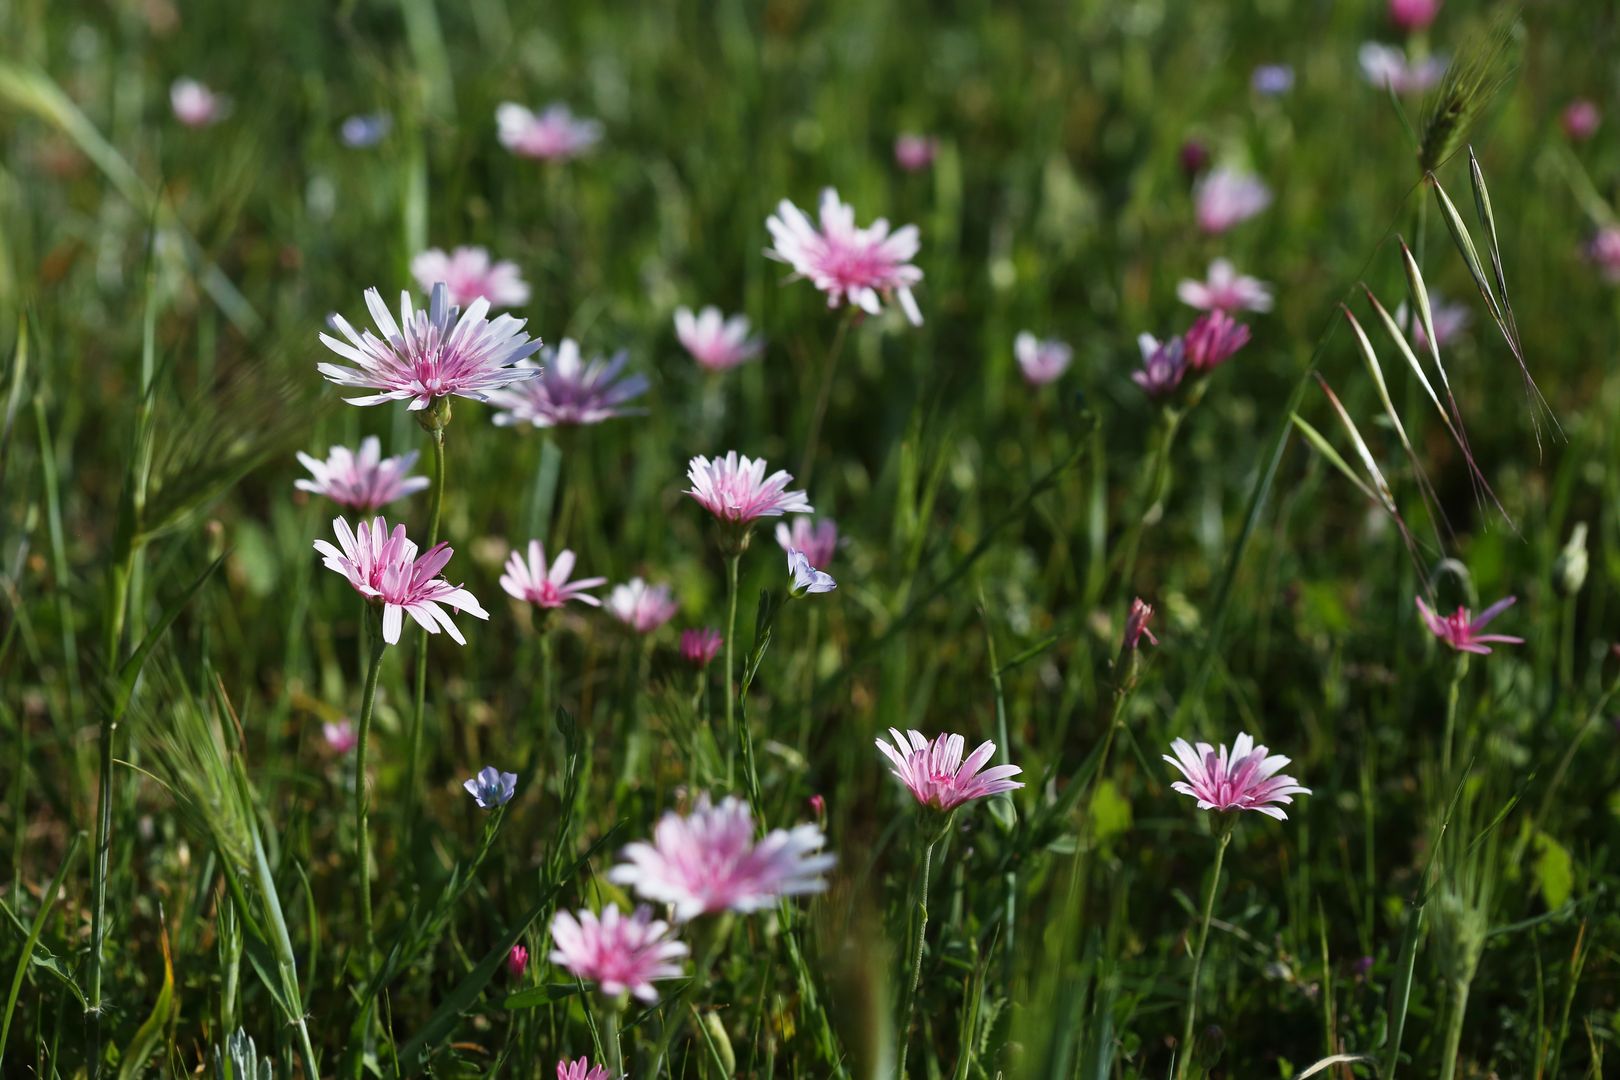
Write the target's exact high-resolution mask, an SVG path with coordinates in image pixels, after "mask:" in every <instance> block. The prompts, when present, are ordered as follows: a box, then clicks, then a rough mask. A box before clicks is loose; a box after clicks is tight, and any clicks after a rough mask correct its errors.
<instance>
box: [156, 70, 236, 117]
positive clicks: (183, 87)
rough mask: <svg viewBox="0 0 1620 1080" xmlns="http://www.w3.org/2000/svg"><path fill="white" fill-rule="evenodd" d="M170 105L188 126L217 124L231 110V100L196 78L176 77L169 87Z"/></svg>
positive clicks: (175, 115) (175, 114) (176, 115)
mask: <svg viewBox="0 0 1620 1080" xmlns="http://www.w3.org/2000/svg"><path fill="white" fill-rule="evenodd" d="M169 107H170V108H172V109H173V110H174V118H175V119H176V120H178V121H180V122H181V123H182V124H184V125H186V127H194V128H200V127H207V126H209V125H210V124H217V123H218V122H219V121H221V120H223V119H224V118H225V114H226V113H227V112H228V111H229V110H230V102H229V101H228V100H227V99H226V98H224V97H221V96H220V95H219V94H216V93H214V92H213V91H212V90H210V89H208V87H206V86H204V85H203V84H202V83H200V82H198V81H197V80H196V79H176V80H174V83H173V84H172V85H171V86H170V87H169Z"/></svg>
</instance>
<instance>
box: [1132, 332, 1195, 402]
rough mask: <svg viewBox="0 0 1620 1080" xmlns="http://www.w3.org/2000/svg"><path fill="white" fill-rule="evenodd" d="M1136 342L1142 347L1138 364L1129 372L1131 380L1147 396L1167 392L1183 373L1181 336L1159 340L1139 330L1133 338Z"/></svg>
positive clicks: (1151, 396) (1176, 385)
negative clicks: (1138, 334)
mask: <svg viewBox="0 0 1620 1080" xmlns="http://www.w3.org/2000/svg"><path fill="white" fill-rule="evenodd" d="M1136 345H1137V348H1139V349H1141V350H1142V367H1141V368H1140V370H1137V371H1133V372H1131V381H1132V382H1134V383H1136V385H1137V386H1140V387H1141V388H1142V391H1143V392H1144V393H1146V394H1147V396H1148V397H1150V398H1162V397H1166V396H1168V395H1169V394H1170V393H1172V392H1173V391H1174V390H1175V388H1176V387H1178V386H1180V385H1181V379H1182V376H1184V375H1186V374H1187V357H1186V353H1185V351H1184V349H1185V346H1183V345H1182V342H1181V339H1180V338H1178V337H1177V338H1171V339H1170V340H1169V341H1165V342H1162V343H1161V342H1160V341H1159V339H1158V338H1156V337H1154V336H1153V335H1152V334H1142V335H1140V336H1139V337H1138V338H1137V339H1136Z"/></svg>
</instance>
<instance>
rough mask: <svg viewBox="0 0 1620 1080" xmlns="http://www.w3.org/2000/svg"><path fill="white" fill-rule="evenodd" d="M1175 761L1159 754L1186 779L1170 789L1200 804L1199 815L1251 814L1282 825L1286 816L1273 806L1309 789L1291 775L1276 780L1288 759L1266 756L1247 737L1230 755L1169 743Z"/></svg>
mask: <svg viewBox="0 0 1620 1080" xmlns="http://www.w3.org/2000/svg"><path fill="white" fill-rule="evenodd" d="M1170 749H1171V750H1173V751H1174V752H1175V755H1176V756H1175V757H1171V756H1170V755H1169V754H1165V755H1163V757H1164V760H1166V761H1168V762H1169V763H1170V764H1172V765H1174V766H1175V767H1176V768H1177V769H1178V770H1180V772H1181V774H1182V775H1183V776H1185V777H1186V778H1187V779H1186V780H1177V781H1176V782H1175V783H1173V784H1171V785H1170V787H1171V788H1172V789H1173V790H1175V791H1178V792H1180V793H1181V794H1183V795H1190V796H1192V797H1193V798H1194V799H1196V800H1197V801H1198V809H1200V810H1222V811H1225V810H1254V811H1256V812H1258V813H1261V814H1265V815H1266V816H1267V817H1273V818H1276V819H1277V820H1278V821H1282V820H1284V819H1286V818H1287V817H1288V815H1287V814H1285V813H1283V812H1282V811H1281V810H1279V809H1278V808H1277V806H1276V805H1275V804H1277V803H1282V804H1285V805H1286V804H1290V803H1292V802H1293V801H1294V800H1293V799H1292V798H1290V796H1292V795H1309V794H1310V793H1311V789H1310V788H1306V787H1300V786H1299V781H1297V780H1295V779H1294V778H1293V777H1292V776H1279V775H1276V774H1277V772H1278V770H1280V769H1281V768H1282V767H1283V766H1284V765H1287V764H1288V759H1287V758H1285V757H1280V756H1277V755H1274V754H1268V753H1267V752H1266V748H1265V747H1264V746H1256V745H1255V744H1254V740H1253V739H1252V738H1250V737H1249V736H1248V735H1246V734H1245V735H1239V736H1238V737H1237V740H1236V741H1235V742H1233V743H1232V750H1231V752H1230V753H1228V752H1227V749H1226V747H1225V746H1222V747H1220V752H1219V753H1216V748H1215V747H1213V746H1211V745H1210V744H1209V743H1202V742H1201V743H1199V744H1198V748H1197V751H1196V752H1195V751H1194V749H1193V747H1191V746H1188V745H1187V740H1185V739H1177V740H1176V741H1175V742H1173V743H1171V744H1170Z"/></svg>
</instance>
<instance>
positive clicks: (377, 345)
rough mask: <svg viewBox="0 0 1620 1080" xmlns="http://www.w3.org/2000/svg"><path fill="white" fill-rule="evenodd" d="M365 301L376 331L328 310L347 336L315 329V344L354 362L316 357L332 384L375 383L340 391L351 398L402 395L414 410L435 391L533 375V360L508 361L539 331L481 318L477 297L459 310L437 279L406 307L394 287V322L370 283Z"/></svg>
mask: <svg viewBox="0 0 1620 1080" xmlns="http://www.w3.org/2000/svg"><path fill="white" fill-rule="evenodd" d="M366 308H367V310H369V311H370V312H371V317H372V319H373V321H375V322H376V324H377V330H378V332H379V333H380V334H381V336H380V337H379V336H378V335H377V334H374V333H372V332H371V331H370V330H366V331H365V332H363V333H356V332H355V329H354V327H352V326H350V325H349V323H348V320H346V319H344V318H343V316H341V315H335V314H334V315H333V316H332V318H331V322H332V326H333V327H334V328H335V329H337V330H338V331H339V332H340V333H341V334H342V335H343V337H344V338H346V339H347V340H345V341H340V340H338V339H337V338H335V337H332V336H331V335H330V334H322V335H321V344H323V345H325V346H326V347H327V348H328V349H331V350H332V351H333V352H335V353H337V354H338V355H339V356H341V357H342V358H343V359H345V360H347V361H348V362H349V363H350V364H352V365H353V366H352V367H345V366H343V365H342V364H318V365H316V367H317V369H318V370H319V371H320V373H321V374H322V375H324V376H326V378H327V379H329V380H330V381H332V382H334V383H336V384H337V385H339V386H348V387H356V388H360V389H366V390H375V391H377V392H376V393H374V394H367V395H364V396H362V397H352V398H346V399H344V400H346V401H348V402H349V404H351V405H380V404H382V403H383V402H386V401H409V402H410V403H411V404H410V408H411V410H412V411H415V410H417V409H425V408H427V407H428V406H429V405H431V404H433V402H434V400H435V399H436V398H442V397H450V396H454V397H464V398H471V399H472V400H474V401H484V400H486V399H487V398H488V397H489V395H490V393H491V392H493V391H495V390H499V389H500V388H501V387H503V386H506V385H508V384H509V383H513V382H519V381H521V380H524V379H538V378H539V377H540V369H539V368H536V367H525V368H518V367H514V366H513V365H515V364H517V363H518V361H520V360H523V359H525V358H527V357H529V356H532V355H533V354H534V353H535V352H537V351H539V349H540V341H539V339H535V340H533V341H531V340H529V335H527V334H525V333H524V332H523V320H522V319H514V318H513V317H512V316H510V315H501V316H499V317H498V318H495V319H486V318H485V317H484V316H485V315H487V314H488V313H489V301H488V300H486V299H484V298H482V297H480V298H479V299H477V300H474V301H473V302H472V304H471V305H470V306H469V307H468V308H467V310H466V311H461V310H460V309H459V308H457V307H455V306H454V305H452V304H451V303H450V299H449V290H448V289H447V288H446V287H445V285H444V283H443V282H440V283H439V284H437V285H435V286H434V287H433V295H432V297H431V298H430V299H429V301H428V306H427V308H426V309H420V308H413V307H412V306H411V296H410V293H408V292H401V293H400V295H399V322H397V323H396V322H395V321H394V316H393V315H392V314H390V313H389V311H388V307H387V305H385V304H384V303H383V300H382V294H381V293H379V292H378V291H377V290H376V289H367V290H366Z"/></svg>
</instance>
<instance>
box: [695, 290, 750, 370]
mask: <svg viewBox="0 0 1620 1080" xmlns="http://www.w3.org/2000/svg"><path fill="white" fill-rule="evenodd" d="M675 336H676V337H677V338H679V339H680V342H681V346H682V347H683V348H685V349H686V351H687V352H689V353H691V354H692V359H694V360H696V361H697V362H698V364H699V365H701V366H702V367H704V368H707V369H708V370H709V371H727V370H729V369H731V368H734V367H736V366H737V365H738V364H742V363H746V362H747V361H749V360H752V359H753V358H754V357H756V356H758V355H759V354H760V352H761V351H762V350H763V349H764V348H765V341H764V339H763V338H757V337H755V338H751V337H749V336H748V316H746V315H733V316H732V317H731V318H729V319H728V318H726V317H725V316H724V315H722V314H721V312H720V309H719V308H717V307H714V306H713V305H710V306H709V307H706V308H704V309H703V310H702V311H700V312H698V313H697V315H696V316H695V317H694V316H693V314H692V311H691V309H690V308H684V307H682V308H676V309H675Z"/></svg>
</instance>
